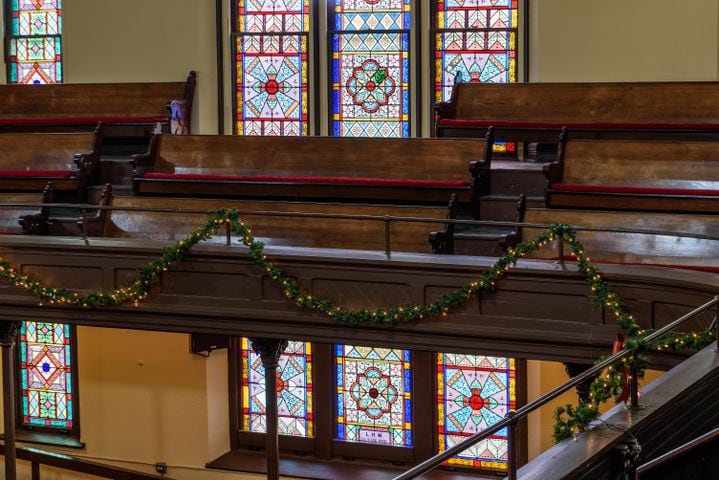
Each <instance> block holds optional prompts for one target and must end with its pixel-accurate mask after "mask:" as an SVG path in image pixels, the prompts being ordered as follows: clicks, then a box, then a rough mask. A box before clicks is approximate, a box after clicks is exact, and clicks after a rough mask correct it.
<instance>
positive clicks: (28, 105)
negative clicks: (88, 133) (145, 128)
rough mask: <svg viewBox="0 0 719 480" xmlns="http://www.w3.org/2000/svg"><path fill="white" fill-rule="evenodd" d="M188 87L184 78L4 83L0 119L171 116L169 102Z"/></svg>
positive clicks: (0, 92) (1, 87)
mask: <svg viewBox="0 0 719 480" xmlns="http://www.w3.org/2000/svg"><path fill="white" fill-rule="evenodd" d="M184 89H185V84H184V82H174V83H173V82H168V83H105V84H55V85H35V86H34V88H33V89H32V90H29V89H27V88H24V86H23V85H2V86H0V102H2V106H3V107H2V111H1V112H0V119H2V118H13V119H14V118H62V117H71V118H82V117H98V116H105V117H153V116H168V115H169V112H168V110H167V108H166V104H167V103H168V102H169V101H170V100H174V99H177V100H180V99H182V98H183V94H184Z"/></svg>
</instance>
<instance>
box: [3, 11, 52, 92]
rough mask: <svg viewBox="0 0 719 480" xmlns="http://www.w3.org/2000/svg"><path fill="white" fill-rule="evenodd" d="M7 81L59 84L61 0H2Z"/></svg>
mask: <svg viewBox="0 0 719 480" xmlns="http://www.w3.org/2000/svg"><path fill="white" fill-rule="evenodd" d="M5 4H6V8H5V15H6V21H5V34H6V45H7V58H6V63H7V73H8V74H7V80H8V83H21V84H46V83H62V37H61V35H62V0H6V2H5Z"/></svg>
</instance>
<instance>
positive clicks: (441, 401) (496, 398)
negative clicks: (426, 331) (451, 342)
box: [437, 353, 517, 470]
mask: <svg viewBox="0 0 719 480" xmlns="http://www.w3.org/2000/svg"><path fill="white" fill-rule="evenodd" d="M515 376H516V368H515V360H514V359H512V358H501V357H500V358H498V357H486V356H479V355H465V354H455V353H440V354H438V355H437V385H438V388H437V412H438V424H437V433H438V435H437V437H438V445H439V451H444V450H446V449H448V448H451V447H453V446H455V445H456V444H458V443H460V442H461V441H463V440H465V439H467V437H470V436H472V435H474V434H475V433H477V432H480V431H482V430H484V429H485V428H487V427H489V426H492V425H494V424H495V423H497V422H498V421H500V420H501V419H502V418H503V417H504V415H505V414H506V413H507V411H509V410H513V409H515V407H516V401H517V393H516V379H515ZM507 446H508V445H507V429H506V428H505V429H502V430H500V431H498V432H497V433H495V434H494V435H492V436H490V437H489V438H487V439H486V440H482V441H480V442H479V443H478V444H476V445H474V446H473V447H470V448H469V449H467V450H465V451H464V452H462V453H461V454H460V455H458V456H456V457H454V458H452V459H450V460H449V462H448V463H450V464H456V465H464V466H468V467H476V468H483V469H490V470H506V469H507V462H508V456H507Z"/></svg>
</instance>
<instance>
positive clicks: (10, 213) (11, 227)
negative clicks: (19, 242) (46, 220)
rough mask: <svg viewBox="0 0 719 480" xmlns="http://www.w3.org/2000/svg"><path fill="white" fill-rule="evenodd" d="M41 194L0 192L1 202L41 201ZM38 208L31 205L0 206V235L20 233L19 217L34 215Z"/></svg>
mask: <svg viewBox="0 0 719 480" xmlns="http://www.w3.org/2000/svg"><path fill="white" fill-rule="evenodd" d="M41 202H42V195H41V194H38V193H3V194H0V204H1V203H41ZM39 211H40V208H39V207H38V208H32V207H0V235H2V234H20V233H22V228H21V227H20V223H19V222H20V217H22V216H24V215H35V214H37V213H39Z"/></svg>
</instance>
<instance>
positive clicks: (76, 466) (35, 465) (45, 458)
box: [0, 444, 172, 480]
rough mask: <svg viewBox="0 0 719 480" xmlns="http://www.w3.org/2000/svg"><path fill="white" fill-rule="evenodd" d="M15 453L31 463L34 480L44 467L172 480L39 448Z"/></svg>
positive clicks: (121, 478)
mask: <svg viewBox="0 0 719 480" xmlns="http://www.w3.org/2000/svg"><path fill="white" fill-rule="evenodd" d="M15 451H16V458H17V459H18V460H25V461H28V462H30V478H31V479H32V480H40V479H41V476H40V473H41V469H40V467H41V466H42V465H45V466H47V467H52V468H57V469H61V470H66V471H70V472H76V473H83V474H86V475H91V476H94V477H99V478H109V479H112V480H159V479H163V480H172V479H170V478H169V477H165V476H162V475H155V474H151V473H143V472H138V471H135V470H129V469H126V468H122V467H115V466H112V465H105V464H102V463H98V462H94V461H91V460H87V459H85V458H82V457H74V456H71V455H65V454H63V453H56V452H49V451H46V450H40V449H37V448H29V447H17V448H16V449H15ZM4 454H5V445H3V444H0V455H4ZM52 475H53V476H54V475H56V473H53V474H52Z"/></svg>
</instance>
